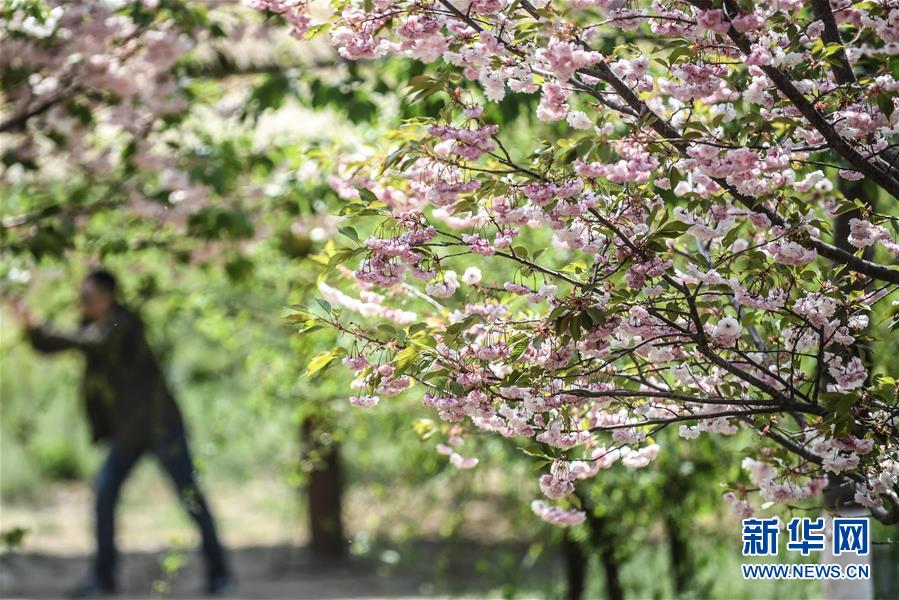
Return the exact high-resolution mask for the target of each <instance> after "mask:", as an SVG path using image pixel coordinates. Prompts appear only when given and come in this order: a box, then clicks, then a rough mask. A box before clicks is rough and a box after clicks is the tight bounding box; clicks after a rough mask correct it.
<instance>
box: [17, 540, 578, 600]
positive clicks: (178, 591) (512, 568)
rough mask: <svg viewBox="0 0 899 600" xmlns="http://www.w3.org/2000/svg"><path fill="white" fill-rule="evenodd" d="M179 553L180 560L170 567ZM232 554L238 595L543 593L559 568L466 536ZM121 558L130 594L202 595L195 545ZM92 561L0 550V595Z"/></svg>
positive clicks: (61, 583)
mask: <svg viewBox="0 0 899 600" xmlns="http://www.w3.org/2000/svg"><path fill="white" fill-rule="evenodd" d="M182 557H183V558H184V564H183V566H180V568H177V569H174V572H171V571H172V567H173V566H177V565H178V563H179V562H181V559H182ZM231 561H232V563H233V566H234V570H235V571H236V573H237V579H238V585H237V589H236V593H235V594H233V595H234V596H236V597H240V598H295V599H304V598H322V599H329V598H411V597H428V596H446V595H471V596H475V597H483V596H485V595H488V594H490V595H502V592H503V591H507V592H508V591H509V588H510V586H514V588H515V589H517V590H518V591H519V592H521V591H525V595H543V594H542V593H541V590H543V591H545V588H546V586H547V582H552V581H555V580H557V579H556V578H558V577H560V568H561V567H560V564H559V559H558V556H557V555H556V554H555V553H552V554H548V553H544V554H542V555H540V556H536V555H534V554H533V552H529V551H528V546H526V545H514V544H504V545H485V544H480V543H476V542H461V541H454V542H443V541H440V542H431V541H416V542H410V543H407V544H404V545H402V546H393V547H390V546H379V547H373V548H372V549H371V550H370V551H369V552H368V553H366V555H365V556H353V557H350V558H347V559H343V560H338V561H326V560H322V559H319V558H316V557H315V556H314V555H313V554H312V553H311V552H310V551H309V550H308V549H306V548H299V547H291V546H286V545H285V546H267V547H245V548H237V549H234V550H232V552H231ZM120 564H121V587H122V595H123V596H125V597H128V598H151V597H172V598H196V597H198V596H200V595H201V591H202V581H203V580H202V564H201V561H200V557H199V556H198V555H197V553H196V552H194V551H190V552H187V553H186V554H183V555H179V554H173V553H172V552H171V551H169V552H135V553H129V554H125V555H123V556H122V557H121V563H120ZM164 565H165V566H168V567H169V571H170V574H168V575H167V574H166V568H165V566H164ZM89 566H90V559H89V557H87V556H83V555H69V556H65V555H50V554H29V553H22V552H11V553H6V554H4V555H2V556H0V597H3V598H59V597H60V596H61V595H63V594H64V593H65V591H66V590H67V589H69V588H70V587H71V586H72V585H73V583H75V582H77V581H78V580H79V579H80V578H81V577H83V575H84V574H85V573H86V572H87V571H88V569H89ZM527 590H529V591H530V592H531V593H530V594H528V593H527Z"/></svg>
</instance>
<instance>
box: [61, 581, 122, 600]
mask: <svg viewBox="0 0 899 600" xmlns="http://www.w3.org/2000/svg"><path fill="white" fill-rule="evenodd" d="M115 595H116V586H115V584H113V583H103V582H101V581H98V580H97V579H96V578H94V577H88V578H87V579H85V580H84V581H82V582H81V583H79V584H78V585H76V586H75V587H74V588H72V589H71V590H69V592H68V593H67V594H66V598H73V599H77V600H83V599H86V598H111V597H113V596H115Z"/></svg>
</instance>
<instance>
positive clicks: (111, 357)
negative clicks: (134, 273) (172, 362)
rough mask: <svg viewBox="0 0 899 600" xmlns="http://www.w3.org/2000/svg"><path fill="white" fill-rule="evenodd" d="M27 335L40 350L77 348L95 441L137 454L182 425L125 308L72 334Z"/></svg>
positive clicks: (41, 330) (140, 330) (137, 324)
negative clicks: (102, 441)
mask: <svg viewBox="0 0 899 600" xmlns="http://www.w3.org/2000/svg"><path fill="white" fill-rule="evenodd" d="M28 337H29V339H30V341H31V345H32V346H34V348H35V349H36V350H39V351H40V352H48V353H49V352H60V351H62V350H69V349H77V350H79V351H81V352H82V353H83V354H84V356H85V359H86V363H85V368H84V378H83V380H82V382H81V397H82V401H83V402H84V407H85V410H86V411H87V416H88V420H89V421H90V427H91V433H92V437H93V439H94V441H95V442H97V441H100V440H111V441H115V442H116V443H118V444H120V445H121V446H122V447H123V449H124V448H127V449H131V450H143V449H145V448H147V447H149V446H151V445H152V444H153V443H154V442H155V441H158V440H161V439H165V436H166V435H167V434H171V432H172V431H173V430H176V429H178V428H180V427H182V421H181V413H180V412H179V410H178V406H177V405H176V404H175V399H174V398H173V396H172V394H171V393H170V392H169V389H168V386H167V385H166V382H165V378H164V377H163V374H162V369H161V368H160V366H159V361H158V360H157V359H156V356H155V355H154V354H153V351H152V350H151V349H150V346H149V344H148V343H147V339H146V337H144V325H143V323H142V322H141V320H140V317H138V316H137V315H136V314H135V313H133V312H131V311H130V310H128V309H126V308H125V307H123V306H120V305H118V304H117V305H115V306H114V307H113V309H112V311H111V312H110V314H109V315H107V316H106V317H104V318H103V319H102V320H100V321H95V322H84V323H82V324H81V326H80V327H79V328H78V330H77V331H75V332H72V333H61V332H57V331H54V330H52V329H50V328H48V327H35V328H33V329H30V330H29V331H28Z"/></svg>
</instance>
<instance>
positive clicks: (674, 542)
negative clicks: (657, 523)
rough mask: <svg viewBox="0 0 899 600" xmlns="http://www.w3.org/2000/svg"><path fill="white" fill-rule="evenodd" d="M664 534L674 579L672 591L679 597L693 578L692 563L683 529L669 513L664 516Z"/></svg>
mask: <svg viewBox="0 0 899 600" xmlns="http://www.w3.org/2000/svg"><path fill="white" fill-rule="evenodd" d="M665 534H666V536H667V538H668V554H669V558H670V560H671V574H672V576H673V578H674V591H675V593H676V594H677V595H678V596H680V595H681V594H683V593H684V592H685V591H686V590H687V587H688V586H689V584H690V580H691V579H692V578H693V563H692V557H691V556H690V547H689V545H688V543H687V540H686V539H685V536H684V531H683V528H682V527H681V524H680V523H679V522H678V520H677V518H676V517H675V516H674V515H672V514H670V513H668V514H666V515H665Z"/></svg>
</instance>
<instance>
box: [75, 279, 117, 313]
mask: <svg viewBox="0 0 899 600" xmlns="http://www.w3.org/2000/svg"><path fill="white" fill-rule="evenodd" d="M115 299H116V278H115V276H114V275H113V274H112V273H110V272H109V271H107V270H105V269H96V270H94V271H91V272H90V273H89V274H88V276H87V277H85V278H84V281H82V282H81V292H80V294H79V295H78V307H79V309H80V310H81V316H82V317H83V318H85V319H88V320H90V321H97V320H99V319H102V318H103V317H105V316H106V315H107V314H109V311H110V310H112V307H113V305H114V304H115Z"/></svg>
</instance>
